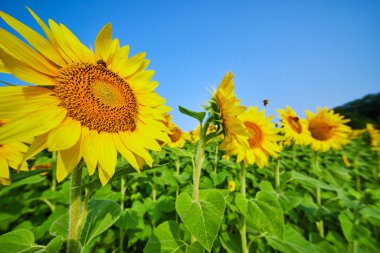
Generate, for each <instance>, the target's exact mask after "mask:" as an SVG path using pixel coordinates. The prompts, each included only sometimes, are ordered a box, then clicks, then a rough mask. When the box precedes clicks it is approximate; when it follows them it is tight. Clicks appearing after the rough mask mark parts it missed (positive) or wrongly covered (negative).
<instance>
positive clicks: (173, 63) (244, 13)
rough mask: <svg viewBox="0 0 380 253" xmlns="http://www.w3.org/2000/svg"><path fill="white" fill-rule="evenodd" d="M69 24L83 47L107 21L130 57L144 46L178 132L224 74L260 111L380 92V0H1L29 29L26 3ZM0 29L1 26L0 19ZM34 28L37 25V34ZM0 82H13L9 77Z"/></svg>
mask: <svg viewBox="0 0 380 253" xmlns="http://www.w3.org/2000/svg"><path fill="white" fill-rule="evenodd" d="M25 5H27V6H29V7H30V8H32V9H33V10H34V11H35V12H36V13H37V14H38V15H39V16H40V17H41V18H42V19H43V20H44V21H47V20H48V19H49V18H51V19H53V20H55V21H56V22H59V23H63V24H65V25H66V26H67V27H69V28H70V29H71V30H72V31H73V32H74V33H75V34H76V35H77V37H78V38H79V39H80V40H81V41H82V42H83V43H84V44H85V45H87V46H90V45H93V44H94V40H95V37H96V35H97V33H98V31H99V30H100V29H101V28H102V26H103V25H105V24H106V23H108V22H110V23H111V24H112V27H113V36H114V37H117V38H119V39H120V42H121V45H124V44H129V45H130V48H131V53H132V54H136V53H138V52H141V51H145V52H147V58H148V59H150V60H151V64H150V66H149V68H150V69H154V70H155V73H156V74H155V77H154V79H155V80H157V81H159V83H160V85H159V86H158V88H157V92H158V93H159V94H160V95H161V96H162V97H164V98H165V99H166V100H167V104H168V105H169V106H170V107H172V108H173V110H172V112H171V114H172V115H173V117H174V122H175V123H176V124H178V125H179V126H180V127H181V128H182V129H184V130H190V129H193V128H195V127H196V121H195V120H194V119H191V118H188V117H187V116H185V115H182V114H180V113H179V111H178V105H182V106H184V107H187V108H189V109H192V110H201V105H202V104H204V103H205V102H206V101H207V100H208V99H209V98H210V90H211V89H212V88H214V87H217V85H218V84H219V83H220V81H221V80H222V78H223V76H224V74H225V73H226V72H228V71H232V72H233V73H234V75H235V78H234V80H235V84H236V88H235V92H236V94H237V96H238V98H240V99H241V100H242V104H243V105H246V106H250V105H253V106H256V105H257V106H259V107H260V108H263V105H262V100H263V99H268V100H269V105H268V106H267V112H266V114H267V115H275V117H277V113H276V111H275V110H276V109H277V108H284V107H285V106H286V105H290V106H292V107H293V109H295V111H296V112H297V113H298V114H299V115H300V116H301V117H304V110H305V109H309V110H311V111H316V108H317V106H328V107H329V108H332V107H335V106H338V105H341V104H343V103H345V102H348V101H351V100H353V99H357V98H361V97H363V96H364V95H367V94H369V93H378V92H380V29H379V24H380V1H377V0H374V1H367V0H361V1H350V0H344V1H329V0H326V1H271V0H268V1H231V0H230V1H223V0H220V1H179V0H177V1H169V0H168V1H153V0H150V1H144V0H142V1H137V0H135V1H115V0H107V1H96V0H93V1H87V0H82V1H72V0H66V1H57V0H55V1H47V0H33V1H26V0H17V1H11V0H0V10H2V11H4V12H6V13H8V14H10V15H12V16H14V17H16V18H17V19H19V20H21V21H22V22H24V23H26V24H27V25H29V26H31V27H32V28H35V29H37V28H38V26H37V25H36V24H35V22H34V20H33V19H32V17H31V16H30V15H29V13H28V11H27V10H26V8H25V7H24V6H25ZM0 26H1V28H4V29H8V27H7V26H6V24H5V23H4V22H0ZM38 31H39V30H38ZM0 80H3V81H9V82H12V83H15V82H16V81H15V80H14V79H12V78H10V77H9V76H8V75H4V74H0Z"/></svg>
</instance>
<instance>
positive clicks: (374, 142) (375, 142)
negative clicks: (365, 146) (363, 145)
mask: <svg viewBox="0 0 380 253" xmlns="http://www.w3.org/2000/svg"><path fill="white" fill-rule="evenodd" d="M367 131H368V133H369V137H370V138H371V140H370V141H371V147H372V149H373V150H380V131H379V130H378V129H376V128H375V127H374V126H373V125H372V124H370V123H368V124H367Z"/></svg>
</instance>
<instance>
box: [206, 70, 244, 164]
mask: <svg viewBox="0 0 380 253" xmlns="http://www.w3.org/2000/svg"><path fill="white" fill-rule="evenodd" d="M232 78H233V75H232V73H227V74H226V75H225V76H224V78H223V80H222V82H221V83H220V85H219V87H218V88H217V90H216V91H215V93H214V94H213V97H212V99H211V102H210V106H209V112H210V113H211V114H214V116H215V117H216V118H215V123H216V124H218V125H219V126H220V129H221V131H222V133H223V135H224V139H223V142H222V143H221V145H220V147H221V149H222V150H225V151H226V152H227V154H228V155H237V162H240V161H241V160H242V159H243V158H244V156H245V153H246V152H248V150H249V146H248V142H247V137H248V133H247V131H246V130H245V129H244V126H243V122H242V121H241V120H240V119H239V118H238V116H239V115H240V114H241V113H242V112H244V111H245V109H246V107H245V106H241V105H240V100H238V99H237V98H236V95H235V93H234V88H235V85H234V83H233V80H232ZM236 145H238V146H239V148H236V147H235V146H236Z"/></svg>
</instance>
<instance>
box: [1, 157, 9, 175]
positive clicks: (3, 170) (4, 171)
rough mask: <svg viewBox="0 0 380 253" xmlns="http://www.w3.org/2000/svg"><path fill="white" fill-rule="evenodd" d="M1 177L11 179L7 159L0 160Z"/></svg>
mask: <svg viewBox="0 0 380 253" xmlns="http://www.w3.org/2000/svg"><path fill="white" fill-rule="evenodd" d="M0 177H2V178H9V167H8V162H7V160H6V159H5V158H0Z"/></svg>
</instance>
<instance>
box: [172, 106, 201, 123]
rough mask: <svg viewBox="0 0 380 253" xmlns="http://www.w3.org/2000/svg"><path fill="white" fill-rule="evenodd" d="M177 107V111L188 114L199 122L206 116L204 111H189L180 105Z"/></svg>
mask: <svg viewBox="0 0 380 253" xmlns="http://www.w3.org/2000/svg"><path fill="white" fill-rule="evenodd" d="M178 107H179V111H180V112H182V113H183V114H185V115H187V116H190V117H192V118H194V119H197V120H198V121H199V122H200V123H201V124H202V122H203V119H204V118H205V116H206V113H205V112H194V111H191V110H189V109H186V108H184V107H182V106H178Z"/></svg>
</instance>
